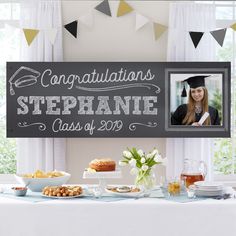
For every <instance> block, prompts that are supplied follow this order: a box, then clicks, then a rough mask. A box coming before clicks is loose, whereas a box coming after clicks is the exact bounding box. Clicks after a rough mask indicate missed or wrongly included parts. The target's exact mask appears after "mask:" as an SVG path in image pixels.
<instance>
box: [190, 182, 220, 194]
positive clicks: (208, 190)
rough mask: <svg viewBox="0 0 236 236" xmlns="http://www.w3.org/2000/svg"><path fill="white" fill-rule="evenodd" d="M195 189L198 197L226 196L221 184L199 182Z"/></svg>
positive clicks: (195, 184) (196, 183)
mask: <svg viewBox="0 0 236 236" xmlns="http://www.w3.org/2000/svg"><path fill="white" fill-rule="evenodd" d="M194 187H195V195H196V196H202V197H216V196H222V195H223V194H224V186H223V184H222V183H220V182H207V181H198V182H195V183H194Z"/></svg>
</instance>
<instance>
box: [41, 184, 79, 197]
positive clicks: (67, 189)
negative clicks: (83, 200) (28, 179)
mask: <svg viewBox="0 0 236 236" xmlns="http://www.w3.org/2000/svg"><path fill="white" fill-rule="evenodd" d="M82 193H83V189H82V187H81V186H47V187H45V188H44V189H43V195H46V196H50V197H73V196H79V195H81V194H82Z"/></svg>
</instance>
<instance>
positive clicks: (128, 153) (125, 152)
mask: <svg viewBox="0 0 236 236" xmlns="http://www.w3.org/2000/svg"><path fill="white" fill-rule="evenodd" d="M123 156H125V157H128V158H131V157H132V154H131V152H129V151H123Z"/></svg>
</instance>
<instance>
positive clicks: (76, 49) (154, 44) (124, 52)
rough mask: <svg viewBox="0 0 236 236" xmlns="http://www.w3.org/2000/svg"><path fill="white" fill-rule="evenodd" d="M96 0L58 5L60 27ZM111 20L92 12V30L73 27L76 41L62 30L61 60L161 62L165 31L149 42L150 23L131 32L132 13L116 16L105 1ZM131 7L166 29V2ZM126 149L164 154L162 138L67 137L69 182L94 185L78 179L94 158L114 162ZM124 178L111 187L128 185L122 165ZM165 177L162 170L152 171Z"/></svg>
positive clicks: (113, 7)
mask: <svg viewBox="0 0 236 236" xmlns="http://www.w3.org/2000/svg"><path fill="white" fill-rule="evenodd" d="M99 2H100V1H63V3H62V9H63V23H64V24H66V23H69V22H71V21H73V20H76V19H78V17H80V16H82V15H84V14H86V13H88V11H89V10H92V9H93V8H94V7H95V6H96V5H97V4H98V3H99ZM109 2H110V6H111V11H112V15H113V17H108V16H106V15H104V14H102V13H100V12H98V11H96V10H92V12H93V16H94V26H93V27H92V28H91V29H89V28H87V26H85V25H83V24H82V23H81V24H79V26H78V33H79V36H78V39H75V38H73V37H72V36H71V35H69V33H68V32H66V31H65V30H64V59H65V61H165V60H166V52H167V35H168V34H167V33H165V34H164V35H163V36H162V37H161V38H160V39H159V40H158V41H155V40H154V34H153V28H152V27H153V26H152V24H151V23H149V24H148V25H146V26H144V27H143V28H142V29H140V30H139V31H135V13H134V12H133V13H130V14H127V15H125V16H123V17H120V18H117V17H116V11H117V8H118V4H119V2H118V1H109ZM129 3H130V4H131V5H132V6H133V8H134V9H135V10H136V11H137V12H139V13H141V14H143V15H145V16H147V17H149V18H150V19H152V20H155V21H156V22H158V23H161V24H165V25H168V11H169V2H155V1H145V2H141V1H132V2H129ZM126 147H137V148H141V149H143V150H145V151H149V150H152V149H153V147H157V148H158V149H159V151H160V152H161V153H162V155H163V156H165V139H158V138H73V139H72V138H71V139H67V170H68V172H70V173H71V174H72V178H71V180H70V182H71V183H96V181H94V180H93V181H89V180H83V179H82V173H83V170H84V169H85V168H86V167H87V166H88V163H89V162H90V161H91V160H92V159H95V158H99V157H110V158H112V159H114V160H116V161H117V162H118V160H119V159H120V158H121V157H122V151H123V150H124V149H126ZM122 170H123V178H122V179H121V180H112V183H126V184H132V183H133V177H132V176H131V175H130V174H129V170H130V169H129V168H128V167H124V168H122ZM156 171H157V173H158V174H159V176H160V175H163V174H164V171H165V169H164V168H162V167H158V168H157V170H156Z"/></svg>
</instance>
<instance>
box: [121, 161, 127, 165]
mask: <svg viewBox="0 0 236 236" xmlns="http://www.w3.org/2000/svg"><path fill="white" fill-rule="evenodd" d="M126 165H127V163H126V162H124V161H119V166H126Z"/></svg>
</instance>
